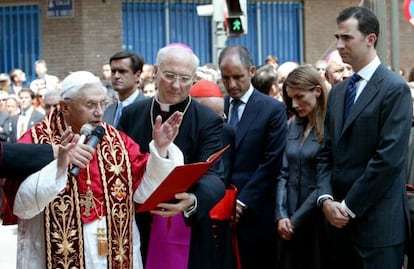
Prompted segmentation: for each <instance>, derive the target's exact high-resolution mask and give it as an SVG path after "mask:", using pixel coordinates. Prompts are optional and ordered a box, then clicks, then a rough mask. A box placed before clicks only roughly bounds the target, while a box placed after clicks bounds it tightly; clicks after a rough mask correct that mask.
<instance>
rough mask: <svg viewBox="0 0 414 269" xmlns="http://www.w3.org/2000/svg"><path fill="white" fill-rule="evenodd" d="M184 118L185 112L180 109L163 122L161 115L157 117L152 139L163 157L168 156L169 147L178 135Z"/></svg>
mask: <svg viewBox="0 0 414 269" xmlns="http://www.w3.org/2000/svg"><path fill="white" fill-rule="evenodd" d="M182 120H183V113H182V112H180V111H176V112H174V114H172V115H171V116H170V117H169V118H168V119H167V120H166V121H165V122H164V123H162V119H161V116H157V118H156V119H155V124H154V129H153V130H152V139H154V142H155V146H156V147H157V149H158V152H159V154H160V155H161V156H162V157H166V156H167V148H168V146H169V145H170V144H171V143H172V142H173V141H174V139H175V138H176V137H177V135H178V130H179V129H180V125H181V122H182Z"/></svg>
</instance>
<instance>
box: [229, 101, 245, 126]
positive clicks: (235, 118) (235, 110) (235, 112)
mask: <svg viewBox="0 0 414 269" xmlns="http://www.w3.org/2000/svg"><path fill="white" fill-rule="evenodd" d="M241 104H242V101H240V100H239V99H233V101H231V105H232V108H231V117H230V121H229V124H230V126H232V127H233V128H234V129H237V125H238V124H239V107H240V105H241Z"/></svg>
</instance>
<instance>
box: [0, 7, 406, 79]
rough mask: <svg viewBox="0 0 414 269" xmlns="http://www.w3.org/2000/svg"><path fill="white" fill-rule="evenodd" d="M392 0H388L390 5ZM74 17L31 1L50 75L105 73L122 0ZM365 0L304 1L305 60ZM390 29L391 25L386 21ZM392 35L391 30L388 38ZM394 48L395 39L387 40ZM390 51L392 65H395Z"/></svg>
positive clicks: (330, 45)
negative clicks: (37, 11)
mask: <svg viewBox="0 0 414 269" xmlns="http://www.w3.org/2000/svg"><path fill="white" fill-rule="evenodd" d="M390 1H391V0H386V2H387V4H388V8H387V10H389V3H390ZM74 2H75V16H74V18H69V19H48V18H47V14H46V10H47V8H46V5H47V1H46V0H26V1H25V3H29V4H39V5H40V6H41V10H42V15H41V17H42V19H41V24H42V25H41V31H42V54H43V58H44V59H45V60H46V61H47V62H48V68H49V73H50V74H55V75H57V76H59V77H60V78H61V79H63V78H64V76H66V75H67V74H68V73H69V72H70V71H75V70H80V69H84V70H89V71H92V72H94V73H95V74H97V75H98V74H100V69H101V66H102V64H103V63H105V62H106V61H107V60H108V59H109V57H110V56H111V55H112V54H113V53H115V52H117V51H119V50H121V49H122V48H121V47H122V22H121V13H122V10H121V3H122V1H121V0H87V1H86V0H83V1H82V0H75V1H74ZM360 2H361V1H360V0H335V1H334V0H304V1H303V3H304V10H303V14H304V20H303V22H304V25H303V28H304V48H305V51H304V56H305V62H306V63H315V62H316V60H318V59H320V58H323V57H324V56H325V55H326V54H327V53H328V52H329V51H331V50H333V49H334V48H335V38H334V37H333V33H334V31H335V17H336V15H337V14H338V13H339V11H340V10H342V9H343V8H345V7H347V6H350V5H358V4H359V3H360ZM21 3H22V1H20V0H11V1H7V0H1V4H2V5H3V4H5V5H7V4H21ZM399 4H400V64H401V67H402V68H404V69H405V70H406V73H408V72H409V69H410V68H411V67H412V66H414V53H413V52H412V48H413V44H414V27H413V26H412V25H410V24H409V23H408V22H407V20H406V19H405V17H404V14H403V12H402V7H403V1H402V0H399ZM387 26H388V28H389V27H390V23H389V22H388V23H387ZM390 38H391V36H390V34H388V39H390ZM387 44H388V46H389V44H390V41H389V40H388V41H387ZM390 57H391V53H390V48H389V49H388V63H387V64H388V65H390V63H391V59H390Z"/></svg>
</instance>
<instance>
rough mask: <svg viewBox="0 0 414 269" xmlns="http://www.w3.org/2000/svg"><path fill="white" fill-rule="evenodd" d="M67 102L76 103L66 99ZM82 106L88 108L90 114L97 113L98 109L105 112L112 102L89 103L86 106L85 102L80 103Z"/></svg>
mask: <svg viewBox="0 0 414 269" xmlns="http://www.w3.org/2000/svg"><path fill="white" fill-rule="evenodd" d="M64 100H65V101H74V100H73V99H71V98H65V99H64ZM80 103H81V105H82V106H83V107H84V108H86V109H87V110H88V111H90V112H95V111H97V110H98V108H101V109H102V111H105V109H106V108H107V107H108V106H109V105H110V101H109V100H108V99H105V100H102V101H100V102H91V101H88V102H87V103H86V104H85V103H83V102H80Z"/></svg>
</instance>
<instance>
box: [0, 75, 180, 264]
mask: <svg viewBox="0 0 414 269" xmlns="http://www.w3.org/2000/svg"><path fill="white" fill-rule="evenodd" d="M106 105H107V93H106V88H105V87H104V86H103V85H102V83H101V82H100V80H99V78H98V77H96V76H95V75H93V74H92V73H90V72H86V71H77V72H73V73H72V74H70V75H69V76H67V77H66V78H65V79H64V80H63V82H62V87H61V100H60V101H59V107H58V109H54V110H52V111H50V113H49V114H48V115H47V116H46V117H45V119H44V120H43V121H41V122H40V123H38V124H37V125H35V126H34V127H33V128H32V129H31V131H30V132H27V133H26V134H25V135H24V136H23V137H22V138H21V139H20V141H19V142H23V143H38V144H40V143H45V144H54V145H59V144H62V145H65V144H67V142H68V141H71V139H72V137H73V133H75V134H79V133H80V132H81V129H83V128H82V127H83V126H84V125H85V124H89V125H91V126H92V128H95V129H94V131H93V132H92V135H91V136H90V138H86V139H87V140H86V142H87V143H89V142H90V140H92V139H94V138H93V137H94V136H95V137H97V136H98V135H100V136H101V139H100V140H99V139H98V141H99V142H98V143H97V146H96V149H95V152H94V154H93V158H92V160H91V162H90V163H89V165H88V166H87V167H86V168H82V169H79V172H78V173H77V174H76V173H74V174H73V175H68V176H67V175H66V173H64V174H62V177H58V178H56V172H54V171H50V172H44V173H41V174H39V175H38V176H37V177H34V178H33V177H30V178H28V179H26V180H24V181H23V182H22V183H21V184H20V186H17V187H18V188H17V187H16V186H15V185H14V184H16V181H15V180H12V181H9V180H7V182H6V185H7V186H8V188H7V189H8V190H9V191H8V192H7V193H6V192H5V193H6V195H8V201H12V202H14V205H13V206H14V211H13V213H14V214H15V215H16V216H18V217H19V227H18V233H19V235H18V236H19V244H21V245H19V246H18V250H19V251H18V254H17V255H18V257H20V258H21V259H19V260H18V264H17V268H56V267H61V266H63V264H64V265H65V266H64V267H67V268H126V269H137V268H139V269H141V268H143V266H142V261H141V254H140V249H139V245H140V243H139V232H138V229H137V226H136V224H135V218H134V208H135V203H141V204H142V203H143V202H145V200H146V198H147V197H148V196H149V195H150V194H151V193H152V191H153V190H154V189H155V188H157V187H158V185H159V184H160V183H161V182H162V180H163V179H164V178H165V176H166V175H168V174H169V172H170V171H171V170H172V169H173V168H174V167H175V166H176V165H180V164H182V163H183V156H182V153H181V151H180V150H179V149H178V148H177V147H176V146H175V145H174V144H172V141H173V140H174V138H175V137H176V135H177V133H178V129H179V126H180V124H181V120H182V114H181V113H180V112H176V113H174V114H173V115H172V116H171V117H170V118H169V119H167V120H166V121H165V122H164V123H161V117H158V118H156V119H155V121H154V128H152V129H151V137H152V138H153V140H152V141H151V142H150V143H149V145H148V147H149V149H150V150H149V152H150V154H148V153H142V152H141V149H140V147H139V145H138V144H136V143H135V142H134V141H132V139H130V138H129V137H128V136H127V135H125V134H123V133H121V132H119V131H117V130H116V129H115V128H114V127H113V126H111V125H109V124H107V123H104V122H102V116H103V112H104V110H105V108H106ZM99 128H101V131H99V132H98V129H99ZM72 132H73V133H72ZM78 146H85V147H86V146H87V145H83V144H78ZM74 154H78V153H77V152H75V153H74ZM85 158H86V156H85ZM12 190H18V191H17V193H14V192H13V191H12ZM120 231H122V232H120ZM46 264H47V265H48V266H46Z"/></svg>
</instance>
